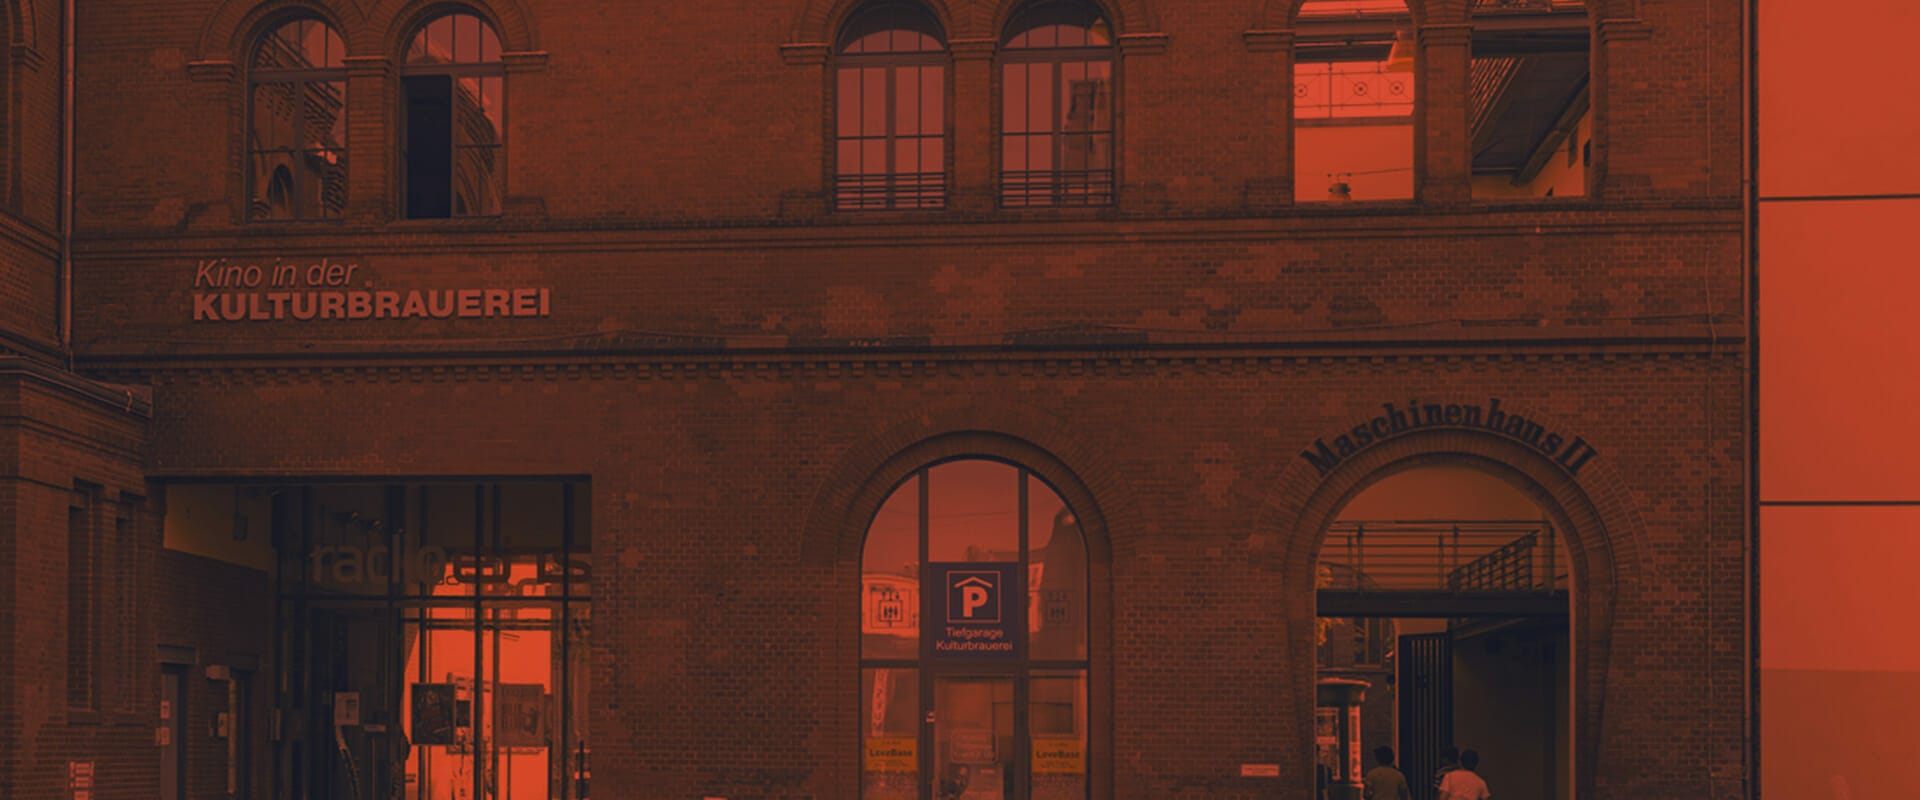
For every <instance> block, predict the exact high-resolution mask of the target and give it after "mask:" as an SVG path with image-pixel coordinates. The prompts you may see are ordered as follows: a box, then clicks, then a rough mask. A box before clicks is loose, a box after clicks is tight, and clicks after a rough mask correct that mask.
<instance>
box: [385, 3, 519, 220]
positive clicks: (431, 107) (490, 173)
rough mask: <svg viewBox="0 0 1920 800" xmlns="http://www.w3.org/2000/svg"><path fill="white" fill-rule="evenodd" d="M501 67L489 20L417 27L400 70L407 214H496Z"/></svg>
mask: <svg viewBox="0 0 1920 800" xmlns="http://www.w3.org/2000/svg"><path fill="white" fill-rule="evenodd" d="M506 75H507V70H506V65H505V64H504V63H502V62H501V60H500V37H499V36H498V35H496V34H495V33H494V31H493V26H492V25H489V24H487V21H486V20H483V19H481V18H480V17H478V16H476V15H474V14H472V13H468V12H454V13H451V14H445V15H442V16H439V17H436V18H434V19H432V20H429V21H428V22H427V23H426V24H424V25H421V26H420V30H419V31H418V32H416V33H415V34H414V35H413V40H412V41H411V43H409V44H408V45H407V53H406V61H405V63H404V64H403V65H402V67H401V70H400V86H401V97H402V101H403V102H404V103H405V110H404V112H403V113H402V114H401V118H400V123H401V125H403V126H404V130H405V133H404V135H403V136H401V139H400V141H401V146H402V147H403V148H404V149H403V150H402V153H401V162H402V164H403V167H402V174H403V179H404V181H405V184H404V185H405V196H406V212H407V213H406V215H407V217H409V218H413V219H422V218H436V217H480V216H488V215H492V214H498V213H500V196H501V194H502V188H501V183H502V179H503V178H504V177H505V176H504V170H503V169H502V168H501V164H502V161H501V159H502V156H503V155H504V153H503V148H502V147H501V138H502V137H501V135H502V133H503V132H504V131H505V130H506V124H505V123H506V111H507V108H506V99H507V98H506V91H505V90H506Z"/></svg>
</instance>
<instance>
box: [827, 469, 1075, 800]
mask: <svg viewBox="0 0 1920 800" xmlns="http://www.w3.org/2000/svg"><path fill="white" fill-rule="evenodd" d="M862 572H863V581H862V583H863V586H862V601H861V602H862V609H861V610H862V620H861V664H862V670H861V698H862V699H861V711H862V714H861V745H862V752H863V757H862V762H863V763H862V772H861V796H862V797H864V798H869V799H871V798H887V799H888V800H895V799H898V800H949V799H951V798H970V799H974V800H981V799H984V800H1066V798H1080V799H1084V798H1086V797H1087V795H1088V786H1087V742H1088V737H1087V699H1088V692H1087V586H1086V579H1087V561H1086V543H1085V540H1084V538H1083V536H1082V534H1081V530H1080V526H1079V521H1078V519H1077V518H1076V517H1075V515H1074V514H1073V512H1072V511H1071V510H1070V509H1069V508H1068V507H1067V505H1066V502H1065V501H1064V500H1062V499H1061V498H1060V496H1059V494H1058V493H1056V492H1055V491H1054V490H1053V489H1052V487H1050V486H1048V485H1047V484H1046V483H1045V482H1044V481H1042V480H1040V479H1039V478H1038V477H1037V476H1035V475H1033V474H1031V473H1029V472H1027V471H1026V470H1025V469H1022V468H1020V467H1017V466H1014V465H1011V464H1007V463H1004V462H1000V461H992V460H986V459H963V460H956V461H948V462H943V463H940V464H936V465H933V466H931V467H928V468H924V469H921V470H919V471H916V472H915V473H914V474H913V475H912V476H910V477H909V478H908V479H907V480H906V481H904V482H903V483H901V484H900V486H899V487H897V488H896V489H895V490H894V492H893V494H892V495H890V496H889V497H888V498H887V500H886V501H885V502H884V503H882V505H881V507H880V510H879V511H878V512H877V513H876V514H875V515H874V519H873V522H872V524H871V525H870V527H869V529H868V533H867V540H866V546H865V550H864V557H863V569H862ZM922 620H925V621H926V624H925V625H922V624H921V621H922Z"/></svg>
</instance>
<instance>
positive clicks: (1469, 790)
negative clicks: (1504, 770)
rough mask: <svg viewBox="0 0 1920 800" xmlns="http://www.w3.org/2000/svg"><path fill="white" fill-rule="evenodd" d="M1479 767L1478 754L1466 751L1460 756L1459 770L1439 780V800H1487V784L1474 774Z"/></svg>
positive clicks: (1488, 795) (1488, 793) (1490, 794)
mask: <svg viewBox="0 0 1920 800" xmlns="http://www.w3.org/2000/svg"><path fill="white" fill-rule="evenodd" d="M1479 767H1480V754H1479V753H1478V752H1476V751H1473V750H1468V751H1466V752H1464V753H1461V754H1460V768H1459V769H1456V770H1454V771H1452V772H1449V773H1447V775H1446V777H1444V778H1441V779H1440V800H1487V798H1489V797H1492V796H1493V793H1492V792H1489V791H1487V782H1486V781H1484V780H1482V779H1481V778H1480V775H1479V774H1478V773H1476V772H1474V770H1475V769H1478V768H1479Z"/></svg>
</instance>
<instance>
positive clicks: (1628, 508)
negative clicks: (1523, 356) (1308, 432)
mask: <svg viewBox="0 0 1920 800" xmlns="http://www.w3.org/2000/svg"><path fill="white" fill-rule="evenodd" d="M1453 402H1458V401H1457V400H1455V401H1453ZM1468 402H1473V401H1468ZM1509 407H1510V408H1511V409H1512V410H1513V411H1515V412H1518V413H1520V414H1521V415H1522V416H1525V417H1527V418H1528V419H1530V420H1534V421H1536V422H1540V423H1542V424H1543V425H1546V426H1547V427H1548V428H1550V429H1557V430H1566V429H1567V427H1566V426H1564V425H1555V424H1553V423H1551V422H1550V421H1549V420H1550V419H1551V417H1549V416H1546V415H1540V414H1537V413H1536V412H1534V411H1533V410H1532V409H1529V408H1526V407H1524V406H1509ZM1595 447H1597V448H1599V447H1601V446H1600V445H1598V444H1596V445H1595ZM1601 449H1604V448H1601ZM1604 459H1605V457H1604V455H1603V456H1601V457H1599V458H1596V459H1595V460H1593V461H1591V462H1588V463H1587V464H1586V465H1585V466H1584V467H1583V468H1582V469H1581V473H1580V475H1579V476H1578V477H1574V476H1570V475H1568V474H1566V472H1565V471H1564V470H1563V469H1561V467H1560V466H1559V465H1558V464H1557V463H1555V462H1554V461H1553V460H1551V459H1550V458H1549V457H1547V456H1546V455H1544V454H1542V453H1541V452H1540V451H1539V450H1537V449H1535V448H1533V447H1530V446H1528V445H1525V444H1522V443H1520V442H1517V441H1515V440H1512V439H1509V438H1506V437H1504V436H1501V435H1498V434H1493V433H1489V432H1486V431H1482V430H1477V429H1469V428H1463V427H1450V428H1435V429H1431V430H1423V431H1416V432H1412V433H1407V434H1402V435H1400V436H1398V437H1395V438H1393V439H1391V440H1389V441H1387V442H1385V443H1382V444H1377V445H1374V446H1373V447H1371V448H1369V449H1366V450H1363V451H1361V452H1359V453H1356V454H1354V455H1352V456H1349V457H1348V458H1347V459H1346V460H1345V461H1342V462H1340V463H1339V464H1338V465H1337V466H1335V467H1334V468H1333V470H1332V471H1331V472H1329V473H1328V474H1327V475H1326V476H1324V477H1322V476H1320V475H1319V474H1318V471H1317V470H1316V469H1315V468H1314V467H1312V466H1311V465H1310V464H1308V463H1306V461H1305V460H1304V459H1300V458H1297V457H1296V458H1295V459H1294V460H1293V462H1292V463H1291V464H1289V466H1288V467H1287V469H1286V470H1285V471H1284V472H1283V473H1282V474H1281V476H1280V479H1279V481H1278V482H1277V483H1276V485H1275V489H1274V490H1273V491H1272V492H1271V493H1270V494H1269V495H1268V497H1267V500H1266V502H1265V503H1264V505H1263V507H1262V509H1261V512H1260V516H1261V520H1260V525H1259V527H1258V528H1256V530H1262V531H1266V530H1273V531H1279V532H1280V533H1281V535H1282V537H1283V538H1282V540H1281V541H1280V542H1279V543H1278V544H1277V546H1276V547H1275V548H1274V550H1275V552H1273V553H1271V554H1269V555H1268V556H1267V558H1266V559H1265V561H1266V565H1265V566H1267V567H1268V568H1269V569H1271V570H1272V571H1274V572H1275V573H1276V574H1277V578H1278V583H1279V586H1278V588H1277V591H1276V595H1277V597H1278V598H1279V599H1278V601H1277V602H1278V603H1279V605H1280V607H1282V608H1285V609H1286V610H1287V611H1286V613H1287V617H1288V619H1287V630H1288V631H1289V635H1290V636H1292V637H1293V641H1292V642H1291V643H1290V648H1289V652H1290V653H1291V654H1292V658H1291V659H1290V662H1291V663H1294V664H1311V663H1313V659H1314V641H1313V637H1312V635H1311V632H1312V631H1313V629H1314V626H1313V625H1312V621H1313V617H1314V615H1315V611H1314V602H1313V601H1314V597H1315V590H1314V588H1313V587H1314V580H1313V573H1314V567H1315V565H1316V564H1317V563H1318V560H1319V554H1320V548H1321V546H1322V545H1323V544H1324V543H1325V541H1326V531H1327V529H1328V527H1330V526H1331V525H1332V523H1333V522H1334V521H1335V519H1337V518H1338V516H1339V514H1340V511H1341V510H1342V509H1343V508H1345V506H1346V505H1347V503H1348V502H1350V501H1351V500H1352V499H1353V498H1354V497H1355V496H1356V495H1358V494H1359V493H1360V492H1361V491H1363V490H1365V489H1366V488H1367V487H1369V486H1371V485H1373V484H1374V483H1377V482H1379V481H1380V480H1382V479H1384V478H1386V477H1389V476H1391V475H1394V474H1397V473H1400V472H1404V471H1407V470H1410V469H1416V468H1419V467H1425V466H1436V465H1450V466H1465V467H1470V468H1473V469H1477V470H1480V471H1482V472H1485V473H1487V474H1489V475H1492V476H1494V477H1496V478H1499V479H1501V480H1504V481H1506V482H1507V483H1509V484H1511V485H1513V486H1514V487H1515V488H1517V489H1519V490H1520V491H1522V492H1523V493H1526V494H1527V495H1529V496H1531V497H1532V498H1533V499H1534V501H1535V502H1536V503H1537V504H1538V505H1539V506H1540V508H1541V510H1542V511H1543V512H1545V513H1546V515H1547V516H1548V518H1549V519H1550V520H1551V521H1552V522H1553V524H1554V526H1555V528H1557V529H1558V531H1557V532H1558V533H1560V534H1561V536H1562V537H1563V539H1564V540H1565V542H1566V546H1567V555H1568V561H1569V563H1570V564H1571V566H1572V568H1573V572H1574V594H1573V595H1572V597H1571V602H1572V604H1573V609H1572V622H1573V636H1574V648H1575V663H1574V664H1573V665H1572V666H1573V678H1574V697H1573V702H1574V704H1575V705H1574V709H1573V716H1574V719H1573V729H1574V737H1575V743H1576V748H1577V749H1576V752H1575V761H1574V767H1573V769H1574V776H1575V779H1576V781H1577V785H1576V786H1575V788H1574V794H1575V796H1577V797H1586V796H1589V795H1590V794H1591V793H1592V791H1593V788H1594V779H1595V771H1596V769H1597V768H1598V764H1599V758H1598V754H1599V747H1598V745H1599V740H1600V734H1601V730H1602V723H1603V720H1602V717H1601V714H1602V710H1603V709H1604V708H1605V702H1604V700H1605V697H1606V684H1607V677H1608V673H1609V671H1610V668H1611V664H1612V659H1611V653H1612V647H1613V644H1614V641H1615V639H1616V633H1617V632H1616V630H1615V621H1614V620H1615V610H1616V605H1617V599H1618V589H1619V587H1620V586H1623V585H1633V584H1634V583H1635V582H1636V581H1637V580H1638V579H1639V578H1640V576H1642V575H1643V574H1644V572H1645V569H1644V564H1643V558H1644V556H1645V554H1646V552H1647V546H1646V540H1647V535H1646V527H1645V524H1644V522H1643V521H1642V520H1641V518H1640V515H1639V513H1638V511H1637V510H1636V508H1635V506H1634V504H1633V502H1632V499H1631V497H1630V495H1629V494H1628V491H1627V489H1626V485H1625V483H1624V482H1623V481H1621V480H1620V478H1619V477H1618V475H1617V474H1615V473H1614V472H1613V471H1612V469H1611V468H1610V467H1609V466H1608V464H1607V463H1606V462H1605V460H1604ZM1312 691H1313V686H1312V685H1311V684H1310V683H1304V682H1303V683H1301V684H1300V685H1299V687H1298V689H1297V696H1296V697H1295V698H1294V700H1295V703H1296V708H1302V709H1307V708H1312V707H1313V703H1314V700H1313V695H1312V694H1311V693H1312ZM1298 724H1300V725H1309V724H1310V719H1309V718H1308V717H1306V716H1301V718H1300V720H1299V721H1298Z"/></svg>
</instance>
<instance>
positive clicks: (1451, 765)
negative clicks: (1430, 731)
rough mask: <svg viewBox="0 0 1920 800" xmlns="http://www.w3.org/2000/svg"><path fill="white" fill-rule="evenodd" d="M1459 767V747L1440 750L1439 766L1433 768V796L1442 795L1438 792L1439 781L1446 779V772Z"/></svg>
mask: <svg viewBox="0 0 1920 800" xmlns="http://www.w3.org/2000/svg"><path fill="white" fill-rule="evenodd" d="M1459 768H1460V749H1459V748H1457V747H1448V748H1446V749H1444V750H1441V751H1440V766H1438V767H1435V768H1434V770H1433V796H1434V797H1443V795H1441V794H1440V784H1441V782H1442V781H1445V780H1446V779H1447V773H1449V772H1452V771H1454V770H1456V769H1459Z"/></svg>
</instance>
